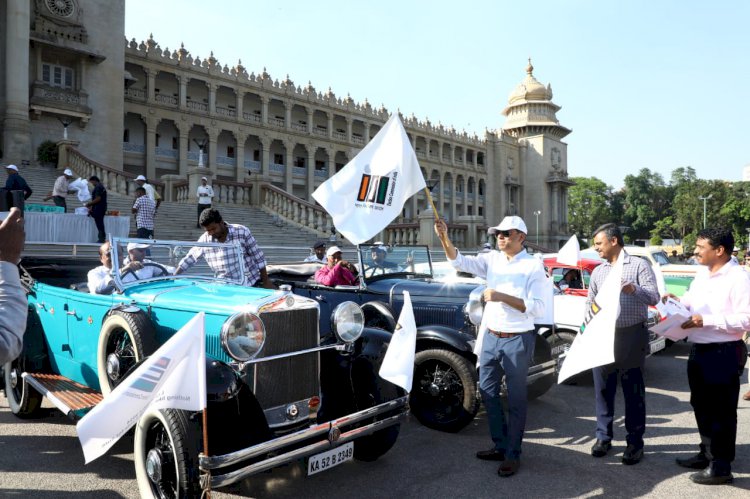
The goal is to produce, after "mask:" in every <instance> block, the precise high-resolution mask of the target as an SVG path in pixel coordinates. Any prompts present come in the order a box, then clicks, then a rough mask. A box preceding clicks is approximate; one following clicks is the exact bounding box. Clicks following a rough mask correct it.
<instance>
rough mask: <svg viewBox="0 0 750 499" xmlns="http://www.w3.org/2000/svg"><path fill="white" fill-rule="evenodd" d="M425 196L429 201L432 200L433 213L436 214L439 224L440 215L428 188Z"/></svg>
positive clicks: (425, 190)
mask: <svg viewBox="0 0 750 499" xmlns="http://www.w3.org/2000/svg"><path fill="white" fill-rule="evenodd" d="M424 192H425V194H427V199H429V200H430V205H431V206H432V212H433V213H434V214H435V221H436V222H437V221H438V220H440V215H439V214H438V211H437V208H435V203H434V202H433V201H432V195H431V194H430V189H428V188H427V187H425V188H424Z"/></svg>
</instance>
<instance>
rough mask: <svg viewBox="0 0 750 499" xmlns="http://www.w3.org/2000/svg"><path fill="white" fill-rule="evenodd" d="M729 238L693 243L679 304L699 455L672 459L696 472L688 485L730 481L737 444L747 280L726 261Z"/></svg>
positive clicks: (749, 291)
mask: <svg viewBox="0 0 750 499" xmlns="http://www.w3.org/2000/svg"><path fill="white" fill-rule="evenodd" d="M733 247H734V236H733V235H732V231H731V230H729V229H723V228H712V229H703V230H702V231H700V232H699V233H698V239H697V241H696V243H695V251H694V253H695V256H696V257H697V260H698V263H699V264H700V265H704V266H705V268H702V269H700V270H699V271H698V272H697V273H696V275H695V280H694V281H693V283H692V284H691V285H690V290H689V291H688V292H687V293H685V294H684V295H683V296H682V299H681V301H682V303H683V304H684V305H685V306H686V307H687V308H688V310H689V311H690V314H691V316H690V317H689V318H688V320H686V321H685V322H684V323H683V324H682V328H683V329H687V330H688V331H689V333H688V338H687V339H688V341H690V342H692V343H693V347H692V350H691V351H690V357H689V359H688V364H687V370H688V382H689V384H690V405H692V406H693V411H694V412H695V420H696V422H697V424H698V433H699V434H700V439H701V443H700V452H698V454H696V455H694V456H691V457H687V458H678V459H677V464H679V465H680V466H683V467H685V468H692V469H696V470H702V471H699V472H698V473H693V474H692V475H690V479H691V480H692V481H693V482H696V483H700V484H704V485H719V484H722V483H729V482H731V481H732V478H733V477H732V472H731V469H732V467H731V464H732V461H733V460H734V455H735V442H736V440H737V399H738V397H739V393H740V375H741V374H742V371H743V368H744V367H745V362H746V361H747V347H746V345H745V342H744V341H742V333H743V331H747V330H750V276H748V273H747V272H745V271H744V270H743V269H742V267H741V266H740V265H738V263H737V262H736V261H734V260H732V248H733Z"/></svg>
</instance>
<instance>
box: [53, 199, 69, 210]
mask: <svg viewBox="0 0 750 499" xmlns="http://www.w3.org/2000/svg"><path fill="white" fill-rule="evenodd" d="M52 201H53V202H54V203H55V206H61V207H62V209H63V210H65V212H66V213H67V211H68V204H67V203H66V202H65V198H64V197H63V196H52Z"/></svg>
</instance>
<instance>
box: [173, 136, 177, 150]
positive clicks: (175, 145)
mask: <svg viewBox="0 0 750 499" xmlns="http://www.w3.org/2000/svg"><path fill="white" fill-rule="evenodd" d="M172 149H177V137H172Z"/></svg>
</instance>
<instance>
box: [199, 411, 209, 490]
mask: <svg viewBox="0 0 750 499" xmlns="http://www.w3.org/2000/svg"><path fill="white" fill-rule="evenodd" d="M203 454H204V455H205V456H206V457H208V456H209V453H208V407H204V408H203ZM204 478H205V479H206V481H205V483H206V486H205V488H204V489H203V494H202V495H201V497H207V498H208V499H211V471H206V474H205V475H204Z"/></svg>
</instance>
